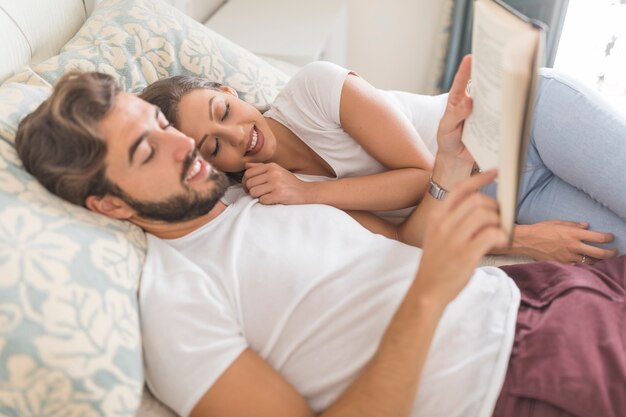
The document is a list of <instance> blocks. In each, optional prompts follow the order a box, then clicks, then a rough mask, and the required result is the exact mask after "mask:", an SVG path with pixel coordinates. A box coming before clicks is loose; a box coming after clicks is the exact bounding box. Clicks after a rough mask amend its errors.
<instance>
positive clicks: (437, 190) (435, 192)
mask: <svg viewBox="0 0 626 417" xmlns="http://www.w3.org/2000/svg"><path fill="white" fill-rule="evenodd" d="M428 194H430V195H432V196H433V197H435V198H436V199H437V200H443V199H444V198H446V196H447V195H448V191H447V190H445V189H443V188H441V186H440V185H439V184H437V183H436V182H435V181H433V177H430V185H429V186H428Z"/></svg>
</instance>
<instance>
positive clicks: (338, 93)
mask: <svg viewBox="0 0 626 417" xmlns="http://www.w3.org/2000/svg"><path fill="white" fill-rule="evenodd" d="M467 65H469V64H467ZM141 97H142V98H143V99H145V100H147V101H150V102H152V103H154V104H156V105H158V106H160V107H161V109H162V110H163V112H164V114H165V116H166V117H167V118H168V119H169V120H170V121H171V122H172V123H173V124H174V125H175V126H176V127H177V128H178V129H179V130H181V131H182V132H183V133H185V134H187V135H189V136H190V137H192V138H194V140H195V141H196V142H197V144H198V148H199V150H200V152H201V153H202V155H203V156H204V157H205V158H206V159H207V160H208V161H209V162H211V163H212V164H213V165H214V166H215V167H216V168H218V169H221V170H223V171H225V172H230V173H240V172H242V171H245V173H244V174H243V177H241V182H242V184H243V186H244V187H245V189H246V190H248V192H249V193H250V194H251V195H252V196H253V197H257V198H259V200H260V202H261V203H264V204H304V203H323V204H330V205H333V206H335V207H338V208H341V209H343V210H346V211H347V212H349V213H350V214H351V215H353V217H355V218H356V219H357V220H359V221H360V222H361V223H362V224H363V225H364V226H366V227H368V228H370V229H371V230H373V231H375V232H379V233H383V234H385V235H387V236H389V237H395V238H398V235H397V231H396V230H397V229H396V228H395V227H394V225H393V224H392V223H393V222H389V221H381V220H380V218H378V217H373V216H370V215H368V214H366V213H364V211H373V212H376V213H377V214H380V215H382V216H384V217H385V218H386V219H387V220H389V219H393V216H398V215H399V216H401V218H403V217H405V216H406V214H408V212H409V211H410V208H411V207H412V206H414V205H415V204H416V203H417V202H418V201H419V200H420V199H421V198H422V196H423V194H424V192H425V190H426V189H427V187H428V184H429V172H430V171H431V170H432V163H433V154H434V152H436V149H437V141H436V132H437V126H438V122H439V119H440V117H441V115H442V114H443V110H444V108H445V105H446V101H447V96H446V95H440V96H432V97H431V96H420V95H415V94H409V93H403V92H389V91H381V90H377V89H375V88H374V87H373V86H371V85H370V84H369V83H367V82H366V81H365V80H363V79H362V78H360V77H359V76H357V75H356V74H354V73H353V72H350V71H348V70H346V69H344V68H341V67H339V66H336V65H334V64H331V63H328V62H316V63H311V64H309V65H307V66H305V67H304V68H302V69H301V70H300V71H299V72H298V73H297V74H296V75H294V77H293V78H292V79H291V80H290V81H289V83H288V84H287V85H286V86H285V87H284V89H283V90H282V91H281V93H280V94H279V95H278V96H277V98H276V100H275V101H274V103H272V106H271V107H270V109H269V110H267V111H266V112H265V113H263V114H262V113H261V112H259V111H258V110H257V109H255V108H254V107H253V106H251V105H249V104H247V103H245V102H243V101H242V100H239V99H238V98H237V95H236V92H235V91H234V90H232V89H230V88H228V87H226V86H222V85H219V84H215V83H210V82H208V81H206V80H202V79H199V78H191V77H172V78H169V79H165V80H161V81H158V82H156V83H154V84H152V85H151V86H149V87H147V88H146V90H145V91H144V92H143V93H142V96H141ZM591 134H593V136H594V138H593V140H590V138H589V137H588V136H590V135H591ZM625 139H626V121H625V120H624V119H623V118H620V117H618V116H617V115H615V114H614V113H612V109H611V108H610V107H608V106H607V105H606V104H604V103H603V102H601V100H600V99H599V98H598V97H597V95H595V94H594V93H593V92H590V91H585V90H584V89H583V88H581V87H580V86H576V85H575V84H574V83H573V82H572V81H571V80H567V79H565V78H564V77H562V76H560V75H557V74H555V73H554V72H547V71H546V72H544V73H542V75H541V80H540V86H539V91H538V98H537V106H536V113H535V120H534V128H533V132H532V134H531V138H530V143H529V149H528V155H527V160H526V164H525V168H524V175H523V178H522V184H521V191H520V199H519V205H518V217H517V221H518V223H523V224H522V225H518V226H517V227H516V231H515V240H514V244H513V248H512V249H511V250H510V251H509V253H518V254H525V255H529V256H532V257H533V258H535V259H539V260H558V261H561V262H583V263H584V262H589V263H591V262H593V261H594V260H596V259H606V258H610V257H612V256H615V254H616V253H617V250H619V252H621V253H624V252H625V251H626V222H625V221H624V219H626V201H624V200H623V198H624V197H623V196H624V195H626V193H623V192H617V193H615V192H614V191H613V190H610V189H609V188H610V187H608V184H610V183H612V182H614V181H615V180H616V179H619V178H620V176H621V172H622V171H621V163H620V161H626V149H624V146H623V145H622V144H623V143H624V140H625ZM609 162H610V164H609ZM485 192H486V193H487V194H490V195H492V196H493V195H495V187H490V188H488V189H486V190H485ZM407 207H408V208H409V209H406V210H403V211H397V210H398V209H404V208H407ZM407 210H408V211H407ZM390 216H391V217H390ZM552 219H566V220H567V221H554V220H552ZM590 223H591V228H592V229H593V230H595V231H592V230H587V228H588V227H589V226H590ZM609 230H610V231H613V232H614V233H615V236H616V238H615V241H614V242H613V244H612V245H611V247H612V249H609V248H608V247H607V246H606V243H608V242H610V241H611V240H612V239H613V234H611V233H603V232H599V231H609ZM400 240H403V241H405V242H406V243H412V242H411V238H410V236H408V237H401V239H400ZM602 244H605V245H602ZM599 246H604V247H599ZM615 248H617V250H616V249H615Z"/></svg>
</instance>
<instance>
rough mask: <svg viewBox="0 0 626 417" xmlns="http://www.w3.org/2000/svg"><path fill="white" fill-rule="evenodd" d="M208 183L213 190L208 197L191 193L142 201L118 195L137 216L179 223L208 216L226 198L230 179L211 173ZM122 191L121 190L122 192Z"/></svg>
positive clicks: (217, 173) (123, 194)
mask: <svg viewBox="0 0 626 417" xmlns="http://www.w3.org/2000/svg"><path fill="white" fill-rule="evenodd" d="M207 181H212V182H213V184H214V187H213V189H212V190H211V191H210V193H209V194H208V195H200V194H199V193H198V192H195V191H190V192H189V193H186V194H179V195H175V196H172V197H169V198H167V199H165V200H161V201H141V200H137V199H135V198H133V197H131V196H129V195H127V194H126V193H124V192H122V193H120V194H121V195H118V197H119V198H120V199H122V200H123V201H124V202H125V203H126V204H128V205H129V206H130V207H131V208H133V209H134V210H135V211H136V212H137V215H138V216H140V217H142V218H144V219H146V220H155V221H162V222H167V223H178V222H184V221H187V220H192V219H196V218H198V217H200V216H203V215H205V214H207V213H208V212H209V211H211V210H212V209H213V207H215V205H216V204H217V203H218V201H219V200H220V198H222V196H224V193H225V192H226V188H227V187H228V178H227V177H226V175H224V174H223V173H222V172H218V171H211V173H210V174H209V178H208V179H207ZM120 191H121V190H120Z"/></svg>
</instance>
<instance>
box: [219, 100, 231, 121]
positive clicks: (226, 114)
mask: <svg viewBox="0 0 626 417" xmlns="http://www.w3.org/2000/svg"><path fill="white" fill-rule="evenodd" d="M229 114H230V104H229V103H226V109H225V110H224V115H223V116H222V119H221V121H222V122H223V121H224V120H226V118H227V117H228V115H229Z"/></svg>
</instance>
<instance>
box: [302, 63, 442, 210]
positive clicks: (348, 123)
mask: <svg viewBox="0 0 626 417" xmlns="http://www.w3.org/2000/svg"><path fill="white" fill-rule="evenodd" d="M339 118H340V122H341V126H342V127H343V129H344V130H345V131H346V132H347V133H348V134H349V135H350V136H351V137H352V138H353V139H354V140H355V141H356V142H358V143H359V144H360V145H361V146H362V147H363V149H365V150H366V151H367V152H368V153H369V154H370V155H371V156H372V157H374V158H375V159H376V160H377V161H378V162H379V163H380V164H381V165H383V166H384V167H385V168H387V169H388V171H387V172H383V173H380V174H375V175H368V176H363V177H352V178H342V179H339V180H337V181H327V182H319V183H316V184H314V185H313V187H312V188H313V191H312V192H313V195H314V196H315V198H316V199H317V200H318V201H319V202H321V203H325V204H330V205H333V206H335V207H338V208H342V209H349V210H394V209H400V208H405V207H410V206H413V205H415V204H417V202H419V201H420V200H421V198H422V197H423V195H424V191H425V190H426V186H427V184H428V177H429V175H430V174H429V173H430V171H432V168H433V162H434V157H433V155H432V154H431V153H430V151H429V150H428V149H427V148H426V145H425V144H424V142H423V141H422V139H421V138H420V136H419V134H418V133H417V131H416V130H415V127H414V126H413V125H412V124H411V122H410V121H409V120H408V119H407V118H406V117H405V116H404V115H403V114H402V113H400V112H399V110H398V109H397V108H396V107H395V105H394V104H393V103H391V102H389V101H388V99H387V98H386V97H385V96H384V95H383V94H381V93H380V91H378V90H377V89H376V88H374V87H373V86H372V85H371V84H370V83H368V82H367V81H365V80H364V79H362V78H360V77H358V76H356V75H353V74H350V75H348V76H347V77H346V80H345V81H344V84H343V88H342V90H341V99H340V106H339ZM438 122H439V121H438V120H433V123H438Z"/></svg>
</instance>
